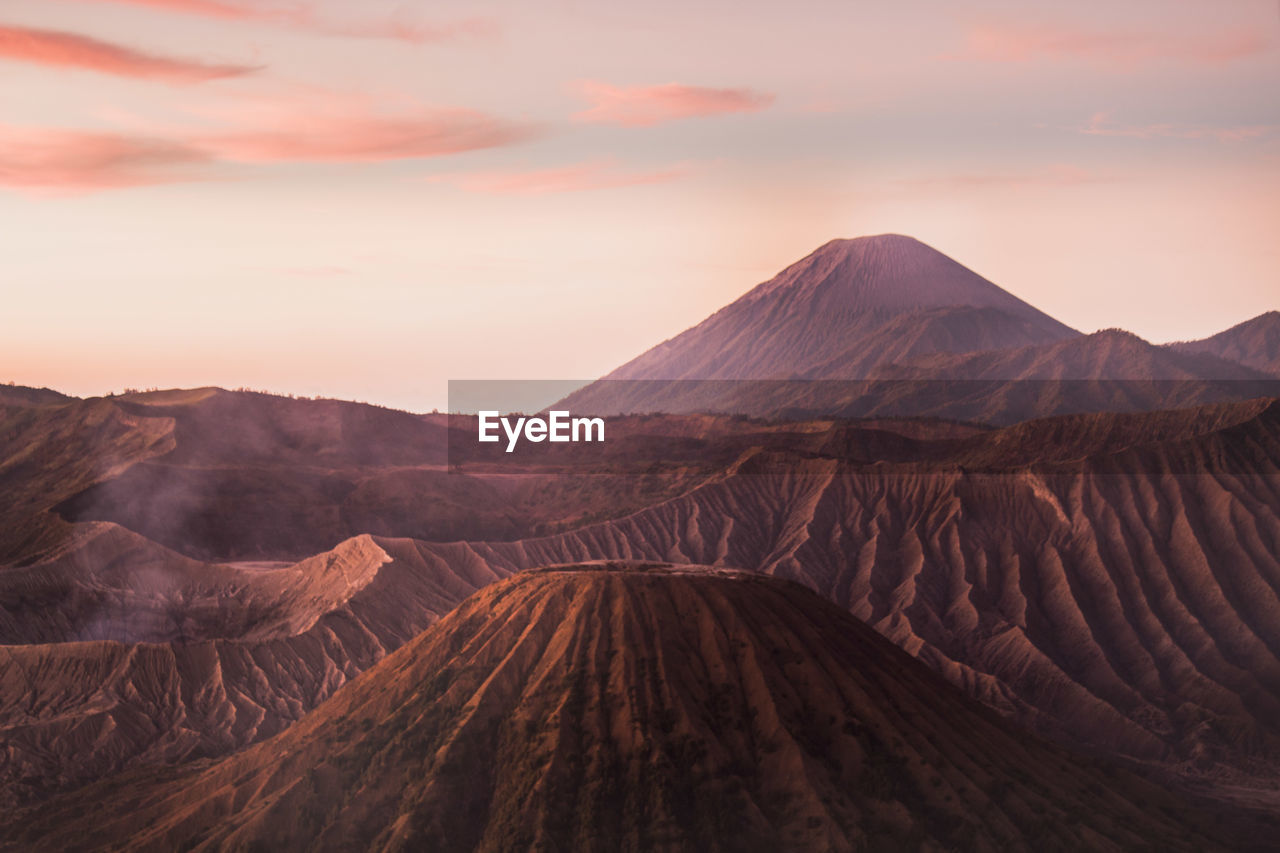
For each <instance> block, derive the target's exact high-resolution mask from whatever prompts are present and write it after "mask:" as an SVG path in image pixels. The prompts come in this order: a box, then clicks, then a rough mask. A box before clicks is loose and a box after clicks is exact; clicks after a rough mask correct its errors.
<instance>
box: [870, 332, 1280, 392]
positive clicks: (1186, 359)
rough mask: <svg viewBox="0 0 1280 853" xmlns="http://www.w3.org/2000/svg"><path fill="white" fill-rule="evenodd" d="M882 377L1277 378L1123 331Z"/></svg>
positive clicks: (918, 363) (896, 368)
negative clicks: (1175, 348)
mask: <svg viewBox="0 0 1280 853" xmlns="http://www.w3.org/2000/svg"><path fill="white" fill-rule="evenodd" d="M876 378H880V379H931V380H932V379H962V380H969V381H984V380H1001V381H1011V380H1039V381H1044V380H1064V381H1079V380H1099V379H1100V380H1125V381H1135V382H1144V381H1162V382H1163V381H1228V382H1249V381H1266V380H1269V379H1272V378H1273V377H1271V376H1269V375H1267V374H1266V373H1264V372H1262V371H1260V370H1256V369H1254V368H1251V367H1246V366H1245V365H1243V364H1240V363H1238V362H1235V361H1228V360H1226V359H1224V358H1220V357H1218V356H1215V355H1211V354H1208V353H1205V352H1181V351H1178V350H1173V349H1169V348H1167V347H1160V346H1156V345H1154V344H1151V343H1148V342H1147V341H1144V340H1143V339H1142V338H1140V337H1138V336H1137V335H1135V334H1133V333H1132V332H1126V331H1124V330H1123V329H1105V330H1103V331H1101V332H1095V333H1094V334H1092V335H1084V336H1081V337H1078V338H1072V339H1070V340H1066V341H1059V342H1056V343H1050V344H1040V345H1036V346H1026V347H1019V348H1016V349H1004V350H988V351H986V352H970V353H934V354H931V355H926V356H919V357H916V358H914V359H910V360H908V361H905V362H902V363H899V364H896V365H891V366H886V367H882V368H880V369H879V370H878V371H877V373H876Z"/></svg>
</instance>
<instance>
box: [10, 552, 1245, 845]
mask: <svg viewBox="0 0 1280 853" xmlns="http://www.w3.org/2000/svg"><path fill="white" fill-rule="evenodd" d="M1206 826H1207V824H1206V823H1204V822H1202V819H1201V818H1200V816H1199V815H1198V814H1197V813H1196V811H1195V810H1194V809H1190V808H1188V807H1187V806H1186V804H1185V803H1183V802H1182V801H1180V800H1178V799H1176V798H1174V797H1172V796H1171V795H1169V794H1167V793H1165V792H1163V791H1161V790H1160V789H1158V788H1156V787H1153V786H1151V785H1149V784H1146V783H1144V782H1142V781H1141V780H1140V779H1137V778H1135V777H1133V776H1132V775H1130V774H1128V773H1125V772H1123V771H1119V770H1117V769H1115V768H1107V767H1101V766H1097V765H1093V764H1091V763H1081V762H1080V761H1079V760H1078V759H1075V758H1073V757H1072V756H1071V755H1069V754H1067V753H1065V752H1063V751H1061V750H1058V749H1056V748H1052V747H1048V746H1046V745H1044V744H1042V743H1040V742H1038V741H1036V740H1034V739H1030V738H1027V737H1025V736H1022V735H1019V734H1017V733H1014V732H1011V731H1009V730H1008V729H1007V728H1006V727H1005V726H1004V725H1003V724H1001V723H1000V722H999V721H998V720H996V719H995V718H994V717H992V716H989V715H988V714H987V713H985V712H984V711H983V710H982V709H980V708H979V707H978V706H976V705H973V704H971V703H970V702H969V701H968V700H966V699H965V698H964V697H963V696H962V695H961V694H960V693H959V692H957V691H955V690H954V689H953V688H951V687H950V685H948V684H946V683H945V682H943V681H942V680H941V679H939V678H937V677H936V676H934V675H933V674H932V673H930V672H928V671H927V670H926V669H925V668H924V667H922V666H920V665H919V664H918V663H916V662H915V661H912V660H911V659H910V658H909V657H907V656H906V655H904V654H902V653H901V652H899V651H898V650H897V649H894V648H893V647H892V646H891V645H889V644H888V643H886V642H885V641H884V640H883V639H881V638H880V637H878V636H877V635H876V634H875V633H874V632H872V631H870V630H869V629H867V628H866V627H865V626H863V625H862V624H860V623H859V622H858V621H857V620H855V619H853V618H852V617H850V616H849V615H848V614H846V613H843V612H841V611H840V610H838V609H837V608H835V607H834V606H832V605H830V604H828V603H826V602H823V601H822V600H820V599H818V598H817V597H816V596H814V595H813V594H812V593H810V592H808V591H807V590H804V589H803V588H801V587H799V586H797V585H794V584H786V583H782V582H778V581H774V580H769V579H764V578H759V577H752V576H742V575H729V576H724V575H720V576H714V575H707V574H704V573H702V572H700V571H669V570H662V569H657V568H648V569H646V568H644V567H635V566H629V567H602V566H595V567H587V568H585V569H577V570H570V569H568V568H560V569H554V570H543V571H538V572H532V573H525V574H522V575H520V576H517V577H516V578H513V579H511V580H509V581H507V582H505V583H500V584H497V585H495V586H492V587H489V588H488V589H486V590H484V591H482V592H480V593H479V594H477V595H476V596H474V597H473V598H471V599H470V600H469V601H467V602H466V603H464V604H463V605H462V606H461V607H459V608H458V609H457V610H456V611H455V612H453V613H451V614H450V615H449V616H448V617H446V618H445V619H444V620H442V621H441V622H440V623H438V624H437V625H436V626H434V627H433V628H431V629H429V630H428V631H426V632H425V633H424V634H423V635H422V636H420V637H418V638H417V639H415V640H414V641H413V642H412V643H410V644H409V645H408V646H406V647H405V648H404V649H402V650H401V651H400V652H398V653H397V654H395V655H393V656H392V657H390V658H389V659H387V660H385V661H383V662H382V663H381V664H380V665H378V666H377V667H375V668H374V669H373V670H372V671H371V672H369V673H368V674H367V675H366V676H365V677H363V678H361V679H359V680H358V681H357V682H355V683H353V684H352V685H350V686H349V687H348V688H346V689H344V690H342V691H340V692H339V693H338V694H337V695H336V696H335V697H334V698H333V699H332V700H331V701H329V702H327V703H326V704H325V705H324V706H322V707H321V708H319V709H318V710H317V711H316V712H314V713H313V714H311V715H309V716H308V717H307V718H306V719H304V720H303V721H302V722H301V723H299V724H298V725H296V726H294V727H293V728H291V729H290V730H289V731H287V732H285V733H284V734H282V735H280V736H278V737H277V738H275V739H273V740H271V741H268V742H266V743H263V744H260V745H258V746H256V747H253V748H251V749H249V750H247V751H245V752H243V753H240V754H238V755H235V756H232V757H229V758H227V759H224V760H222V761H220V762H217V763H213V764H209V765H207V766H203V767H202V766H199V765H197V766H194V767H189V768H186V769H180V770H177V771H174V772H171V773H167V774H161V776H160V777H159V778H156V777H153V776H147V775H141V774H134V775H132V776H126V777H123V778H119V779H113V780H109V781H107V782H105V783H104V784H101V785H97V786H94V787H91V788H89V789H86V790H85V791H83V792H80V793H78V794H75V795H72V796H70V797H67V798H63V799H61V800H55V801H53V802H51V803H50V804H48V805H46V806H44V807H42V808H40V809H38V810H36V811H35V812H33V813H28V814H25V815H19V816H17V817H16V818H15V819H13V820H11V821H10V822H9V824H8V826H7V827H6V828H4V829H0V838H3V839H5V840H6V841H8V842H10V844H12V845H15V846H20V845H30V844H39V845H42V846H44V847H46V848H58V849H78V848H81V847H83V846H93V847H96V848H102V849H122V848H124V847H128V849H131V850H151V849H155V850H162V849H163V850H170V849H201V850H204V849H257V848H259V847H262V848H269V849H286V848H290V849H301V848H306V849H314V850H327V849H333V850H339V849H342V850H345V849H356V848H359V849H384V850H391V849H396V850H399V849H423V848H428V847H429V848H431V849H435V850H444V851H447V850H459V851H462V850H467V851H470V850H510V849H530V848H537V849H577V850H641V849H644V850H648V849H663V850H711V851H715V850H750V849H759V850H833V851H835V850H854V849H865V848H866V847H868V846H869V847H871V848H873V849H890V848H891V849H899V850H916V849H922V850H923V849H947V848H955V847H963V848H964V849H1003V850H1031V849H1045V848H1046V847H1047V848H1049V849H1054V848H1056V849H1086V848H1087V849H1091V850H1127V849H1134V848H1135V847H1137V846H1153V847H1157V848H1159V849H1164V850H1209V849H1215V848H1216V847H1218V846H1219V844H1221V845H1222V846H1223V847H1225V846H1226V842H1227V839H1226V838H1225V837H1223V838H1220V839H1219V841H1218V842H1215V841H1214V840H1212V839H1211V838H1210V837H1209V836H1208V834H1207V833H1208V832H1209V830H1207V829H1206V828H1205V827H1206Z"/></svg>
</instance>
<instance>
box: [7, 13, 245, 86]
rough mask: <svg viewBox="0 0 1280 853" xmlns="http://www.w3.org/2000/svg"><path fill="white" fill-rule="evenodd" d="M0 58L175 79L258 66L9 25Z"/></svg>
mask: <svg viewBox="0 0 1280 853" xmlns="http://www.w3.org/2000/svg"><path fill="white" fill-rule="evenodd" d="M0 58H3V59H11V60H16V61H18V62H31V63H35V64H38V65H52V66H56V67H60V68H83V69H86V70H89V71H97V72H100V73H103V74H115V75H118V76H121V77H141V78H148V79H157V80H168V81H170V82H177V83H198V82H202V81H205V80H214V79H217V78H220V77H236V76H240V75H243V74H250V73H252V72H254V71H257V70H259V69H257V68H251V67H248V66H244V65H211V64H207V63H204V62H196V61H192V60H185V59H172V58H169V57H164V56H156V55H154V54H150V53H143V52H141V51H138V50H133V49H132V48H128V47H123V46H121V45H117V44H112V43H110V42H105V41H99V40H97V39H92V38H88V37H87V36H81V35H76V34H74V33H66V32H59V31H56V30H39V29H31V28H28V27H10V26H0Z"/></svg>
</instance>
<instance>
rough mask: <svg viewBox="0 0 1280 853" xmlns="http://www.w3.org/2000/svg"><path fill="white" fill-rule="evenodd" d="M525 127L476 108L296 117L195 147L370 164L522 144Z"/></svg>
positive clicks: (227, 154)
mask: <svg viewBox="0 0 1280 853" xmlns="http://www.w3.org/2000/svg"><path fill="white" fill-rule="evenodd" d="M535 134H536V130H535V129H534V128H532V127H530V126H528V125H523V124H517V123H514V122H509V121H506V120H504V119H500V118H497V117H495V116H491V115H488V114H486V113H481V112H477V111H475V110H462V109H455V110H432V111H426V112H422V113H419V114H417V115H412V116H396V117H384V116H377V115H347V116H320V117H311V116H295V117H292V118H287V119H282V120H280V121H278V122H276V123H274V124H272V125H269V126H267V127H263V128H255V129H249V130H243V131H235V132H230V133H222V134H217V135H213V136H207V137H204V138H202V139H200V140H199V142H198V145H199V146H200V147H201V148H203V149H204V150H207V151H210V152H211V153H213V154H214V155H215V156H216V157H217V158H218V159H223V160H231V161H235V162H240V163H276V162H311V163H324V162H329V163H333V162H370V161H377V160H408V159H416V158H422V157H440V156H443V155H446V154H457V153H460V152H462V151H476V150H479V149H483V148H496V147H499V146H503V145H512V144H515V143H517V142H523V141H525V140H527V139H530V138H531V137H532V136H534V135H535Z"/></svg>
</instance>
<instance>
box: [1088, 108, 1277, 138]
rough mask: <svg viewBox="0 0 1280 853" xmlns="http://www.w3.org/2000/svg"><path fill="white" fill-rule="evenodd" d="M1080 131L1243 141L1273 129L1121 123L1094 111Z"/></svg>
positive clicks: (1260, 126)
mask: <svg viewBox="0 0 1280 853" xmlns="http://www.w3.org/2000/svg"><path fill="white" fill-rule="evenodd" d="M1076 129H1077V130H1078V131H1079V132H1080V133H1083V134H1086V135H1089V136H1126V137H1130V138H1133V139H1155V138H1157V137H1168V138H1173V139H1216V140H1217V141H1219V142H1245V141H1247V140H1250V139H1259V138H1262V137H1264V136H1268V135H1270V134H1271V133H1272V131H1273V130H1274V128H1273V127H1272V126H1270V125H1265V124H1251V125H1227V126H1218V125H1208V124H1176V123H1171V122H1163V123H1158V124H1140V125H1135V124H1131V125H1123V124H1116V123H1115V122H1113V121H1112V120H1111V113H1108V112H1099V113H1094V114H1093V115H1092V116H1091V117H1090V118H1089V121H1088V122H1086V123H1085V124H1084V125H1081V126H1080V127H1078V128H1076Z"/></svg>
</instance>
